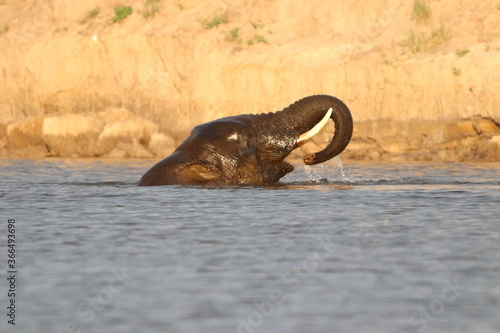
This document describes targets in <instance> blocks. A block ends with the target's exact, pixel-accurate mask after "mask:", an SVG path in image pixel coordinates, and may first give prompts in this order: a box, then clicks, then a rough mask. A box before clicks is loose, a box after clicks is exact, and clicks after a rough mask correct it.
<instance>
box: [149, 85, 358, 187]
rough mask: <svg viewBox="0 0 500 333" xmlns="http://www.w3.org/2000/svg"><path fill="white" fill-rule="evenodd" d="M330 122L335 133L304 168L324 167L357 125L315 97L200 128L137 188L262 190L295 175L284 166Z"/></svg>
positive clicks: (340, 106)
mask: <svg viewBox="0 0 500 333" xmlns="http://www.w3.org/2000/svg"><path fill="white" fill-rule="evenodd" d="M329 118H331V119H332V120H333V122H334V123H335V133H334V135H333V138H332V140H331V141H330V142H329V144H328V145H327V146H326V147H325V149H323V150H322V151H320V152H317V153H312V154H309V155H307V156H305V157H304V162H305V163H306V164H309V165H312V164H318V163H322V162H325V161H327V160H329V159H331V158H333V157H335V156H337V155H338V154H340V153H341V152H342V151H343V150H344V149H345V147H346V146H347V144H348V143H349V141H350V140H351V136H352V130H353V121H352V116H351V113H350V111H349V109H348V108H347V106H346V105H345V104H344V103H343V102H342V101H341V100H339V99H337V98H335V97H332V96H327V95H316V96H309V97H306V98H303V99H301V100H299V101H297V102H295V103H293V104H292V105H290V106H288V107H287V108H285V109H283V110H282V111H278V112H271V113H266V114H258V115H250V114H245V115H239V116H233V117H226V118H221V119H217V120H214V121H211V122H208V123H205V124H201V125H198V126H196V127H195V128H194V129H193V130H192V132H191V134H190V135H189V137H188V138H187V139H186V140H185V141H184V142H183V143H182V144H181V145H180V146H179V147H178V148H177V149H176V150H175V151H174V152H173V153H172V155H170V156H168V157H167V158H165V159H164V160H162V161H160V162H158V163H157V164H156V165H154V166H153V167H152V168H151V169H150V170H149V171H148V172H146V173H145V174H144V176H143V177H142V178H141V180H140V181H139V185H171V184H185V185H264V184H271V183H274V182H277V181H278V180H279V179H280V178H281V177H283V176H285V175H286V174H287V173H289V172H291V171H293V166H292V165H290V164H289V163H287V162H285V161H283V160H284V159H285V157H287V156H288V155H289V154H290V153H291V151H292V150H293V149H296V148H298V147H300V146H301V145H303V144H304V143H305V142H307V141H308V140H310V139H311V138H312V136H313V135H315V134H316V133H317V132H319V130H320V129H321V127H322V126H324V125H325V124H326V122H327V121H328V119H329Z"/></svg>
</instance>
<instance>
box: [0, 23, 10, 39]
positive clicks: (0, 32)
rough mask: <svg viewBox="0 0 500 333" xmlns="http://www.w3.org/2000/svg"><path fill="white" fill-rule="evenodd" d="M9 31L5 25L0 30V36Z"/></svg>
mask: <svg viewBox="0 0 500 333" xmlns="http://www.w3.org/2000/svg"><path fill="white" fill-rule="evenodd" d="M7 31H9V25H8V24H7V23H5V24H4V25H3V27H1V28H0V36H1V35H3V34H4V33H6V32H7Z"/></svg>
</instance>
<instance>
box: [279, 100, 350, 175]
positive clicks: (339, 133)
mask: <svg viewBox="0 0 500 333" xmlns="http://www.w3.org/2000/svg"><path fill="white" fill-rule="evenodd" d="M330 108H332V110H333V112H332V113H331V117H330V118H331V119H332V120H333V122H334V123H335V132H334V135H333V138H332V139H331V141H330V142H329V143H328V145H327V146H326V147H325V149H323V150H322V151H319V152H316V153H312V154H309V155H307V156H306V157H304V163H305V164H309V165H313V164H318V163H323V162H325V161H327V160H329V159H331V158H333V157H335V156H337V155H338V154H340V153H341V152H342V151H343V150H344V149H345V147H347V145H348V144H349V141H350V140H351V137H352V131H353V120H352V116H351V112H350V111H349V109H348V108H347V106H346V105H345V104H344V103H343V102H342V101H341V100H339V99H338V98H335V97H332V96H328V95H316V96H309V97H305V98H303V99H301V100H299V101H297V102H295V103H293V104H292V105H290V106H288V107H287V108H285V109H283V111H280V112H277V113H276V116H278V118H279V119H280V122H281V123H282V124H283V126H285V128H287V129H288V130H291V131H292V132H293V133H294V135H295V137H296V138H298V137H299V135H300V134H302V133H305V132H307V131H309V130H310V129H311V128H313V127H314V126H315V125H316V124H317V123H318V122H320V121H321V119H322V118H323V116H324V115H325V114H326V113H327V111H328V110H329V109H330Z"/></svg>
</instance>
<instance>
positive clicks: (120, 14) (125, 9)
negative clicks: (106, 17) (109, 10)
mask: <svg viewBox="0 0 500 333" xmlns="http://www.w3.org/2000/svg"><path fill="white" fill-rule="evenodd" d="M114 10H115V16H114V17H113V18H112V19H111V21H113V23H116V22H120V21H122V20H124V19H125V18H126V17H127V16H129V15H130V14H132V7H130V6H120V5H119V6H116V7H115V9H114Z"/></svg>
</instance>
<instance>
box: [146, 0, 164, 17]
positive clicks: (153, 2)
mask: <svg viewBox="0 0 500 333" xmlns="http://www.w3.org/2000/svg"><path fill="white" fill-rule="evenodd" d="M159 2H160V0H147V1H146V3H145V4H144V6H145V11H144V12H143V13H142V16H143V17H144V18H145V19H147V18H150V17H154V16H155V15H156V13H158V12H159V11H160V7H159V6H158V3H159Z"/></svg>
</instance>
